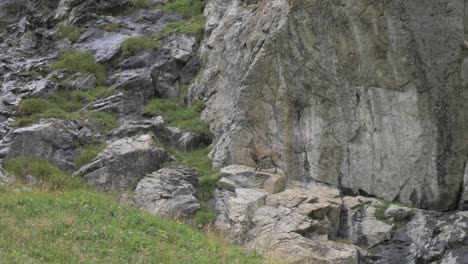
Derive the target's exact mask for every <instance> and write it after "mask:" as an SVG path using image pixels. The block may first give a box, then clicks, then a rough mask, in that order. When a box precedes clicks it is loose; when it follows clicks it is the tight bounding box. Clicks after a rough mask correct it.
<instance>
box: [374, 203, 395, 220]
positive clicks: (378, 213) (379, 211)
mask: <svg viewBox="0 0 468 264" xmlns="http://www.w3.org/2000/svg"><path fill="white" fill-rule="evenodd" d="M391 204H392V203H391V202H387V201H382V204H381V205H378V206H377V207H376V208H375V218H377V220H380V221H384V220H385V211H387V209H388V207H390V205H391Z"/></svg>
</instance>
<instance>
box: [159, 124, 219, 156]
mask: <svg viewBox="0 0 468 264" xmlns="http://www.w3.org/2000/svg"><path fill="white" fill-rule="evenodd" d="M167 130H168V133H169V135H170V140H171V143H172V145H174V147H175V148H176V149H177V150H179V151H186V152H188V151H193V150H196V149H198V148H202V147H204V146H207V145H209V144H210V142H209V141H208V140H207V139H206V138H205V136H203V135H201V134H199V133H195V132H186V131H183V130H182V129H180V128H177V127H168V128H167Z"/></svg>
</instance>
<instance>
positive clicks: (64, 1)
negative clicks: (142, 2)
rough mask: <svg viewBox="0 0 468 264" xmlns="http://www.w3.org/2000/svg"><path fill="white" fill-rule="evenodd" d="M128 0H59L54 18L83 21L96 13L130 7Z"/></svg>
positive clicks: (105, 12)
mask: <svg viewBox="0 0 468 264" xmlns="http://www.w3.org/2000/svg"><path fill="white" fill-rule="evenodd" d="M131 5H132V4H131V1H130V0H97V1H95V0H61V1H60V4H59V6H58V8H57V10H56V12H55V19H58V20H60V19H63V18H67V21H68V23H70V24H75V23H84V22H87V21H89V20H91V19H93V18H97V15H101V14H109V13H115V12H118V11H121V10H125V9H126V8H128V7H130V6H131Z"/></svg>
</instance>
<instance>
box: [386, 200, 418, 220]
mask: <svg viewBox="0 0 468 264" xmlns="http://www.w3.org/2000/svg"><path fill="white" fill-rule="evenodd" d="M412 212H413V210H412V209H411V208H408V207H403V206H399V205H396V204H391V205H390V206H389V207H388V208H387V210H385V213H384V217H385V218H386V219H388V220H389V221H392V222H401V221H405V220H407V219H408V218H409V217H410V216H411V215H412Z"/></svg>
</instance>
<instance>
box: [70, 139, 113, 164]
mask: <svg viewBox="0 0 468 264" xmlns="http://www.w3.org/2000/svg"><path fill="white" fill-rule="evenodd" d="M106 146H107V145H106V144H97V145H95V144H93V145H86V146H84V147H83V149H82V150H81V153H80V155H78V157H76V159H75V167H76V168H81V167H83V166H84V165H86V164H88V163H90V162H91V161H92V160H93V159H94V158H95V157H96V156H97V155H98V154H99V153H100V152H101V151H102V150H104V149H105V148H106Z"/></svg>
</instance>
